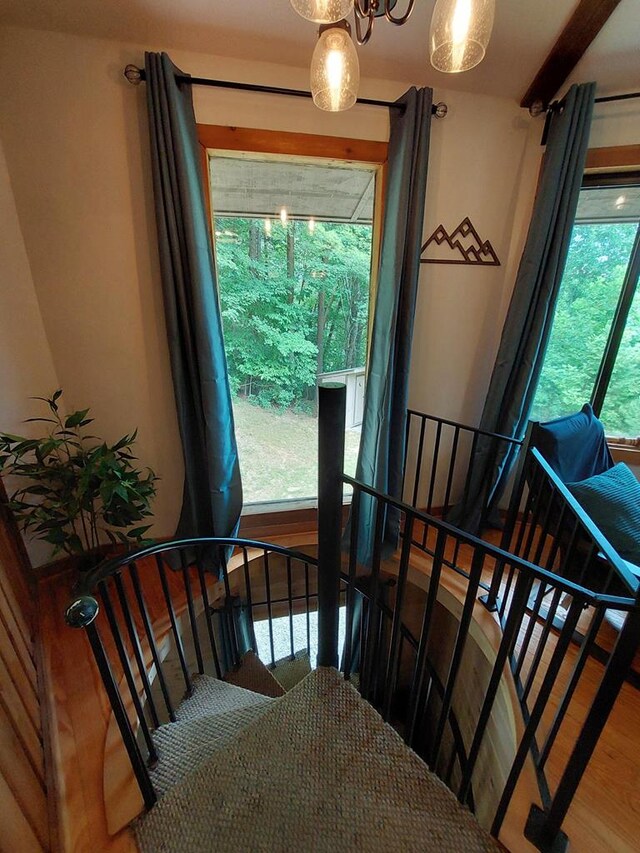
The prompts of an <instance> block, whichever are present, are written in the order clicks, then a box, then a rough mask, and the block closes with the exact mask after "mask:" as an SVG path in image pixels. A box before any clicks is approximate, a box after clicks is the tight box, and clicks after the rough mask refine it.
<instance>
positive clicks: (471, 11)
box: [429, 0, 495, 74]
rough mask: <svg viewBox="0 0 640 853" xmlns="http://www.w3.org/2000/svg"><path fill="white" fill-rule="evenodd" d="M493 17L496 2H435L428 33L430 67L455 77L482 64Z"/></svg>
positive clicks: (467, 0) (450, 0)
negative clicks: (456, 74)
mask: <svg viewBox="0 0 640 853" xmlns="http://www.w3.org/2000/svg"><path fill="white" fill-rule="evenodd" d="M494 14H495V0H437V3H436V5H435V8H434V10H433V17H432V18H431V31H430V33H429V43H430V50H429V53H430V57H431V64H432V65H433V67H434V68H435V69H436V70H438V71H445V72H447V73H449V74H455V73H458V72H460V71H468V70H469V69H470V68H473V67H474V66H475V65H478V63H479V62H482V60H483V59H484V55H485V53H486V50H487V45H488V44H489V39H490V38H491V30H492V29H493V18H494Z"/></svg>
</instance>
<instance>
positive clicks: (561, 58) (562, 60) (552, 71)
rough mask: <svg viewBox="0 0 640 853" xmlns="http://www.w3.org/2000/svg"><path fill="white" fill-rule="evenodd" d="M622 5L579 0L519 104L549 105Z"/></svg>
mask: <svg viewBox="0 0 640 853" xmlns="http://www.w3.org/2000/svg"><path fill="white" fill-rule="evenodd" d="M619 3H620V0H580V2H579V3H578V6H577V8H576V10H575V12H574V13H573V15H572V16H571V18H570V20H569V23H568V24H567V25H566V27H565V28H564V30H563V31H562V32H561V33H560V36H559V37H558V40H557V42H556V43H555V44H554V46H553V48H552V49H551V52H550V53H549V55H548V56H547V58H546V59H545V61H544V64H543V66H542V68H541V69H540V70H539V71H538V73H537V74H536V77H535V80H534V81H533V83H532V84H531V85H530V86H529V88H528V90H527V93H526V95H525V96H524V97H523V99H522V100H521V101H520V106H521V107H530V106H531V104H533V103H535V102H536V101H542V103H543V105H544V106H545V107H546V106H547V105H548V104H549V103H550V101H551V100H552V98H553V96H554V95H555V94H556V92H557V91H558V89H560V87H561V86H562V84H563V83H564V81H565V80H566V79H567V77H568V76H569V74H571V72H572V71H573V69H574V68H575V67H576V65H577V64H578V62H579V60H580V59H581V58H582V56H583V55H584V53H585V52H586V50H587V48H588V47H589V45H590V44H591V42H592V41H593V40H594V38H595V37H596V36H597V35H598V33H599V32H600V30H601V29H602V28H603V26H604V25H605V24H606V22H607V21H608V20H609V18H610V17H611V15H612V13H613V11H614V10H615V8H616V6H617V5H618V4H619Z"/></svg>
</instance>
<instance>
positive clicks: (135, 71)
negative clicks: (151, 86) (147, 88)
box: [124, 65, 142, 86]
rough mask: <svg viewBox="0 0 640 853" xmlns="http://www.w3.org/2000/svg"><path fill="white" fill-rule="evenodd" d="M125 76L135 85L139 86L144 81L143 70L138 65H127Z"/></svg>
mask: <svg viewBox="0 0 640 853" xmlns="http://www.w3.org/2000/svg"><path fill="white" fill-rule="evenodd" d="M124 76H125V77H126V78H127V80H128V81H129V83H131V84H132V85H133V86H139V85H140V83H142V70H141V69H140V68H138V66H137V65H127V66H126V68H125V69H124Z"/></svg>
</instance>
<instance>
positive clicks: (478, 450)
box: [403, 409, 523, 589]
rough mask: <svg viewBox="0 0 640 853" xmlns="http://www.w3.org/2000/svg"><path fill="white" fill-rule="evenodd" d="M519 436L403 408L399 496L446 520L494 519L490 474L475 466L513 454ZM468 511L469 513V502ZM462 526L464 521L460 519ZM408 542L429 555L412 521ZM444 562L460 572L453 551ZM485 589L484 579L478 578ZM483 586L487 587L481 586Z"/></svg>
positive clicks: (424, 536)
mask: <svg viewBox="0 0 640 853" xmlns="http://www.w3.org/2000/svg"><path fill="white" fill-rule="evenodd" d="M522 444H523V441H522V440H520V439H516V438H510V437H509V436H506V435H501V434H499V433H495V432H488V431H487V430H482V429H479V428H477V427H471V426H468V425H466V424H462V423H459V422H457V421H452V420H449V419H447V418H440V417H436V416H435V415H429V414H426V413H425V412H418V411H416V410H414V409H408V410H407V423H406V434H405V454H404V468H403V497H404V500H405V501H406V502H407V503H408V504H410V505H411V506H412V507H414V509H420V510H423V511H424V512H426V513H427V515H430V516H435V517H437V518H442V519H444V520H446V521H452V523H454V524H458V523H461V522H462V521H463V520H466V522H469V521H470V520H471V518H470V517H471V515H473V516H474V518H475V521H474V522H473V524H474V526H475V527H477V529H478V530H483V529H484V528H485V527H486V526H487V524H489V523H492V524H498V523H500V519H499V515H500V511H499V508H498V505H497V503H496V502H495V500H494V497H495V496H494V495H493V493H492V489H491V486H492V480H491V479H487V480H481V479H480V478H479V476H478V471H479V470H480V469H483V470H484V469H485V465H486V466H488V467H487V469H486V470H493V469H494V468H495V469H496V477H497V464H498V461H499V460H501V459H503V458H506V457H507V456H508V457H509V458H511V459H515V457H517V455H518V453H519V451H520V449H521V447H522ZM472 505H473V507H474V512H473V513H471V512H470V510H471V507H472ZM463 526H467V525H466V523H465V524H464V525H463ZM413 535H414V544H415V545H417V546H418V547H420V548H422V550H423V551H425V552H426V553H427V554H429V555H430V556H431V557H433V556H434V553H433V543H432V542H431V541H430V540H429V536H428V528H427V527H426V526H423V525H421V524H416V525H415V528H414V532H413ZM445 562H447V564H448V565H449V567H450V568H454V569H455V570H456V571H458V572H460V573H462V574H463V575H466V574H467V572H466V569H464V568H460V567H459V566H458V554H457V553H455V552H454V554H453V559H452V560H451V561H447V560H445ZM480 586H481V588H483V589H485V582H484V581H481V582H480ZM486 589H488V587H487V588H486Z"/></svg>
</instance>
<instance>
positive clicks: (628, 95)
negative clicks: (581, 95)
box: [594, 92, 640, 104]
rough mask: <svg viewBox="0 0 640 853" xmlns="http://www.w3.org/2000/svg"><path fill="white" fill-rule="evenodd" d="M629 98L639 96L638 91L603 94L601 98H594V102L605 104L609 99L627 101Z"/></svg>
mask: <svg viewBox="0 0 640 853" xmlns="http://www.w3.org/2000/svg"><path fill="white" fill-rule="evenodd" d="M631 98H640V92H626V93H625V94H624V95H603V96H602V97H601V98H595V99H594V103H595V104H606V103H608V102H609V101H628V100H630V99H631Z"/></svg>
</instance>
